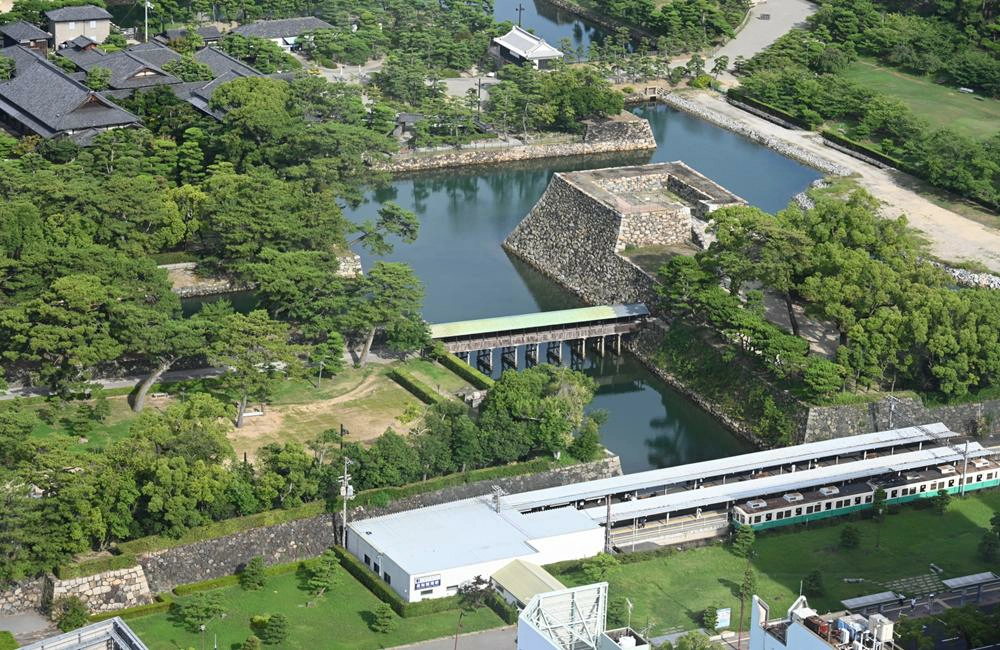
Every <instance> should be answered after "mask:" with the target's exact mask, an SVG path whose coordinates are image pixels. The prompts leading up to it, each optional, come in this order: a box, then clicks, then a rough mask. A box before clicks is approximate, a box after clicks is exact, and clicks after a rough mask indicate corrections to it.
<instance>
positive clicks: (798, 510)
mask: <svg viewBox="0 0 1000 650" xmlns="http://www.w3.org/2000/svg"><path fill="white" fill-rule="evenodd" d="M801 514H802V508H796V509H795V516H799V515H801Z"/></svg>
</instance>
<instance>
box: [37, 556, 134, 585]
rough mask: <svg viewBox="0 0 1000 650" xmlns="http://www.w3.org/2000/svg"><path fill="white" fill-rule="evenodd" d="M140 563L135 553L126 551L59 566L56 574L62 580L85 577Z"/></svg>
mask: <svg viewBox="0 0 1000 650" xmlns="http://www.w3.org/2000/svg"><path fill="white" fill-rule="evenodd" d="M138 564H139V561H138V559H136V557H135V555H132V554H131V553H125V554H123V555H112V556H110V557H102V558H98V559H96V560H88V561H87V562H80V563H78V564H66V565H63V566H58V567H56V569H55V574H56V576H57V577H58V578H59V579H60V580H72V579H73V578H83V577H85V576H92V575H96V574H98V573H104V572H105V571H115V570H117V569H128V568H130V567H134V566H137V565H138Z"/></svg>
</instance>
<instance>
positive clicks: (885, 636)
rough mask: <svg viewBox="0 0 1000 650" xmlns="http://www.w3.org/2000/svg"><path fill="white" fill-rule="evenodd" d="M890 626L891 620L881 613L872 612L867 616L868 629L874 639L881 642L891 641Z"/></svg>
mask: <svg viewBox="0 0 1000 650" xmlns="http://www.w3.org/2000/svg"><path fill="white" fill-rule="evenodd" d="M892 627H893V625H892V621H890V620H889V619H888V618H886V617H885V616H882V615H881V614H872V615H871V617H869V618H868V629H869V630H871V632H872V635H873V636H874V637H875V640H876V641H880V642H882V643H889V642H890V641H892Z"/></svg>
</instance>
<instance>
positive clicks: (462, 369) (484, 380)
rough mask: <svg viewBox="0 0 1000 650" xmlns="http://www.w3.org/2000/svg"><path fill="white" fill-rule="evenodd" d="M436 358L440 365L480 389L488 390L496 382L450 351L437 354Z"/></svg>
mask: <svg viewBox="0 0 1000 650" xmlns="http://www.w3.org/2000/svg"><path fill="white" fill-rule="evenodd" d="M437 360H438V362H439V363H440V364H441V365H442V366H444V367H445V368H447V369H448V370H451V371H452V372H453V373H455V374H456V375H458V376H459V377H461V378H462V379H464V380H465V381H467V382H469V383H470V384H472V385H473V386H475V387H476V388H479V389H481V390H489V389H490V388H493V384H495V383H496V382H495V381H493V378H492V377H487V376H486V375H484V374H483V373H481V372H479V371H478V370H476V369H475V368H473V367H472V366H470V365H469V364H467V363H466V362H464V361H462V360H461V359H459V358H458V357H456V356H455V355H454V354H452V353H451V352H445V353H444V354H442V355H440V356H438V358H437Z"/></svg>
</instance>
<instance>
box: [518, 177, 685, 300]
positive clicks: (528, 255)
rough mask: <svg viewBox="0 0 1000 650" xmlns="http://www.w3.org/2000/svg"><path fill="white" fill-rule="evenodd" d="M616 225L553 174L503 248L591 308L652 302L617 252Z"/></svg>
mask: <svg viewBox="0 0 1000 650" xmlns="http://www.w3.org/2000/svg"><path fill="white" fill-rule="evenodd" d="M619 225H620V217H619V215H618V214H617V213H616V212H615V211H614V210H612V209H610V208H609V207H607V206H605V205H603V204H602V203H600V202H598V201H596V200H594V199H593V198H592V197H590V196H588V195H587V194H585V193H583V192H582V191H580V190H579V189H578V188H577V187H575V186H574V185H572V184H571V183H569V182H568V181H567V180H566V179H565V178H563V176H562V175H561V174H556V175H555V176H553V177H552V180H551V181H550V182H549V186H548V188H546V190H545V193H544V194H542V197H541V198H540V199H539V200H538V203H536V204H535V207H533V208H532V210H531V212H530V213H529V214H528V216H527V217H525V218H524V220H522V221H521V223H519V224H518V225H517V227H516V228H515V229H514V231H513V232H512V233H511V234H510V236H508V237H507V239H505V240H504V243H503V246H504V249H506V250H507V251H508V252H510V253H512V254H513V255H516V256H517V257H519V258H521V259H523V260H524V261H525V262H527V263H528V264H530V265H531V266H532V267H534V268H536V269H538V270H539V271H541V272H542V273H544V274H545V275H547V276H549V277H551V278H552V279H554V280H555V281H556V282H558V283H559V284H561V285H562V286H564V287H566V288H567V289H569V290H571V291H573V292H574V293H576V294H577V295H579V296H580V297H581V298H583V299H584V300H586V301H587V302H590V303H591V304H598V305H601V304H613V303H622V302H647V301H650V300H652V299H653V298H654V297H655V296H656V289H655V284H654V282H653V280H652V279H651V278H650V277H649V276H647V275H646V274H645V273H644V272H643V271H642V269H640V268H639V267H638V266H636V265H635V264H633V263H632V262H630V261H629V260H627V259H625V258H623V257H621V256H620V255H618V254H617V253H616V252H615V250H616V247H617V243H618V240H619V233H620V231H619ZM688 225H690V221H688Z"/></svg>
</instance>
